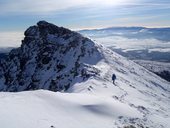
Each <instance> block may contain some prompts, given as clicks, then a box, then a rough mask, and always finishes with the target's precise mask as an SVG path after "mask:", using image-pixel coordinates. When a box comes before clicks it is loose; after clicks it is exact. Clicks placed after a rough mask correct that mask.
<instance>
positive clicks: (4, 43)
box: [0, 32, 24, 47]
mask: <svg viewBox="0 0 170 128" xmlns="http://www.w3.org/2000/svg"><path fill="white" fill-rule="evenodd" d="M23 37H24V35H23V32H0V47H19V46H20V44H21V40H22V39H23Z"/></svg>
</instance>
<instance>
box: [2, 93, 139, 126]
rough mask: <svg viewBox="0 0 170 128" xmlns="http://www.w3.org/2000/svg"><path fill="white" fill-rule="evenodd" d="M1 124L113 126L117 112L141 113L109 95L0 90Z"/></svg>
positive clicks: (128, 114)
mask: <svg viewBox="0 0 170 128" xmlns="http://www.w3.org/2000/svg"><path fill="white" fill-rule="evenodd" d="M0 114H1V118H0V127H1V128H51V127H55V128H112V127H113V126H114V121H118V118H117V117H118V116H119V115H122V116H127V117H136V118H140V117H141V116H142V114H141V113H140V112H139V111H137V110H136V109H134V108H131V107H130V106H129V105H128V104H123V103H121V102H119V101H117V100H115V99H113V98H111V97H107V98H102V97H99V96H95V95H90V94H81V93H74V94H73V93H72V94H69V93H59V92H57V93H54V92H49V91H43V90H39V91H34V92H20V93H0Z"/></svg>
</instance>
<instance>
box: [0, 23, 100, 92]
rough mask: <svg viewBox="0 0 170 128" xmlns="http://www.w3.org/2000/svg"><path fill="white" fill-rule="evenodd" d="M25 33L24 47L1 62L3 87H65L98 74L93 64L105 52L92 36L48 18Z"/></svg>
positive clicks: (4, 89)
mask: <svg viewBox="0 0 170 128" xmlns="http://www.w3.org/2000/svg"><path fill="white" fill-rule="evenodd" d="M24 35H25V37H24V40H22V44H21V47H19V48H17V49H13V50H12V51H11V52H10V53H9V55H8V57H7V58H6V59H4V60H1V62H0V90H1V91H13V92H16V91H24V90H35V89H48V90H52V91H64V90H67V89H68V88H69V87H70V86H72V85H73V84H74V83H75V81H77V80H78V81H85V80H87V79H88V78H89V77H91V76H94V75H97V74H98V70H97V69H95V68H94V67H93V65H94V64H95V63H96V62H97V61H98V60H100V59H101V55H100V54H99V51H98V49H97V46H96V45H95V44H94V43H93V42H92V41H91V40H90V39H88V38H85V37H82V36H81V35H80V34H78V33H76V32H73V31H71V30H68V29H66V28H63V27H58V26H55V25H53V24H51V23H48V22H46V21H39V22H38V23H37V25H35V26H31V27H29V28H28V29H27V30H26V31H25V33H24Z"/></svg>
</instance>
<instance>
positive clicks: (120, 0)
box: [0, 0, 131, 15]
mask: <svg viewBox="0 0 170 128" xmlns="http://www.w3.org/2000/svg"><path fill="white" fill-rule="evenodd" d="M130 1H131V0H105V1H103V0H11V1H10V2H9V1H6V2H3V3H1V5H0V14H1V15H3V14H7V13H17V14H20V13H35V14H36V13H37V14H40V13H41V14H44V13H49V12H55V11H59V10H65V9H68V8H73V7H81V6H90V7H100V6H102V7H104V6H113V5H120V4H126V3H127V2H130Z"/></svg>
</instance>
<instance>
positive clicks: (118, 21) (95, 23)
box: [0, 0, 170, 32]
mask: <svg viewBox="0 0 170 128" xmlns="http://www.w3.org/2000/svg"><path fill="white" fill-rule="evenodd" d="M39 20H46V21H49V22H53V23H54V24H56V25H58V26H64V27H68V28H70V29H84V28H104V27H109V26H146V27H167V26H170V0H0V32H2V31H3V32H4V31H5V32H8V31H24V30H25V29H26V28H27V27H29V26H30V25H34V24H36V22H37V21H39Z"/></svg>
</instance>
